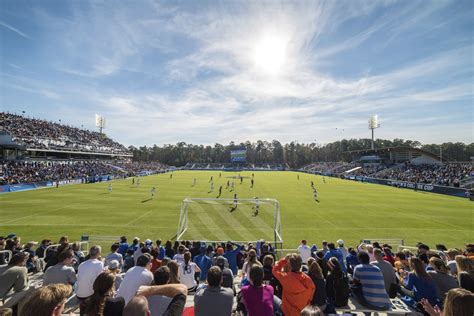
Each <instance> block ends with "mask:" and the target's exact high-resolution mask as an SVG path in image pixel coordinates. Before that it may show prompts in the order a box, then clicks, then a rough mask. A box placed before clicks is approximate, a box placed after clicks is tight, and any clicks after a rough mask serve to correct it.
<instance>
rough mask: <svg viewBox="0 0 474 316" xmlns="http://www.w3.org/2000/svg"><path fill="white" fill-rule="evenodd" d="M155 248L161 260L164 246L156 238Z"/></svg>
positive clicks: (163, 254)
mask: <svg viewBox="0 0 474 316" xmlns="http://www.w3.org/2000/svg"><path fill="white" fill-rule="evenodd" d="M156 249H157V251H158V259H159V260H163V258H164V257H165V247H163V246H162V245H161V239H158V240H156Z"/></svg>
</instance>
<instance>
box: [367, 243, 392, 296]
mask: <svg viewBox="0 0 474 316" xmlns="http://www.w3.org/2000/svg"><path fill="white" fill-rule="evenodd" d="M374 257H375V261H372V262H371V263H370V264H371V265H374V266H376V267H377V268H379V269H380V271H381V272H382V275H383V281H384V284H385V291H386V292H387V294H388V293H390V288H391V286H392V284H396V283H397V277H396V275H395V271H394V270H393V266H392V265H391V264H390V263H389V262H387V261H385V260H384V259H383V254H382V250H380V249H378V248H377V249H374Z"/></svg>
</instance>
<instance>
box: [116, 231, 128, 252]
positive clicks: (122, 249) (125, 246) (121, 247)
mask: <svg viewBox="0 0 474 316" xmlns="http://www.w3.org/2000/svg"><path fill="white" fill-rule="evenodd" d="M127 249H128V242H127V237H126V236H122V237H120V243H119V249H118V250H117V252H118V253H119V254H121V255H122V257H125V254H126V253H127Z"/></svg>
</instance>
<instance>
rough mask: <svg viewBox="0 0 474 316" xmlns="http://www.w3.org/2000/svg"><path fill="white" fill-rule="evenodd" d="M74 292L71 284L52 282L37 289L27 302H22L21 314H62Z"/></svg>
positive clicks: (39, 315) (48, 315)
mask: <svg viewBox="0 0 474 316" xmlns="http://www.w3.org/2000/svg"><path fill="white" fill-rule="evenodd" d="M71 293H72V287H71V286H70V285H69V284H51V285H48V286H45V287H42V288H40V289H38V290H36V291H35V292H34V293H33V294H32V295H31V296H30V297H28V298H27V300H26V302H24V303H20V306H19V313H18V315H20V316H30V315H35V316H60V315H61V314H62V313H63V311H64V306H65V305H66V301H67V298H68V297H69V295H70V294H71Z"/></svg>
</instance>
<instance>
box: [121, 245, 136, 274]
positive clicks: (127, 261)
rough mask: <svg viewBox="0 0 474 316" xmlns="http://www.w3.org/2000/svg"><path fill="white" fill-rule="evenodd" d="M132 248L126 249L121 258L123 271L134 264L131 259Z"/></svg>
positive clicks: (133, 260)
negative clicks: (123, 256)
mask: <svg viewBox="0 0 474 316" xmlns="http://www.w3.org/2000/svg"><path fill="white" fill-rule="evenodd" d="M133 253H134V251H133V249H130V248H129V249H127V253H126V255H125V259H124V260H123V271H124V272H127V271H128V270H129V269H131V268H133V267H134V266H135V259H133Z"/></svg>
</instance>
